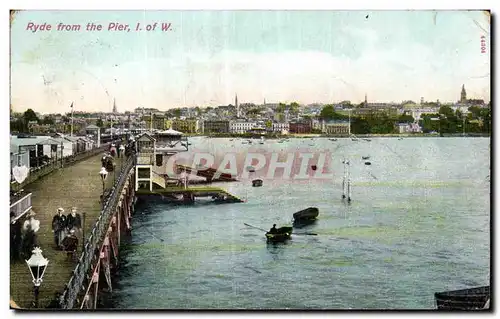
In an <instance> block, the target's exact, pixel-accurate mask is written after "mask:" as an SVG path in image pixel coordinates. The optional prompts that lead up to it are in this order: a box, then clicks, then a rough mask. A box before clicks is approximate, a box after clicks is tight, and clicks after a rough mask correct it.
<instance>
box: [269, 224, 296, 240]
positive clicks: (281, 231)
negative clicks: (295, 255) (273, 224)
mask: <svg viewBox="0 0 500 319" xmlns="http://www.w3.org/2000/svg"><path fill="white" fill-rule="evenodd" d="M292 231H293V227H281V228H278V229H277V230H276V233H273V234H272V233H269V232H267V233H266V238H267V241H270V242H284V241H285V240H288V239H290V238H291V237H292Z"/></svg>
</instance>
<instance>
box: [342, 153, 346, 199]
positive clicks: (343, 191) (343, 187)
mask: <svg viewBox="0 0 500 319" xmlns="http://www.w3.org/2000/svg"><path fill="white" fill-rule="evenodd" d="M345 163H346V161H345V158H344V160H343V161H342V164H344V176H343V177H342V199H344V198H345V177H346V166H345V165H346V164H345Z"/></svg>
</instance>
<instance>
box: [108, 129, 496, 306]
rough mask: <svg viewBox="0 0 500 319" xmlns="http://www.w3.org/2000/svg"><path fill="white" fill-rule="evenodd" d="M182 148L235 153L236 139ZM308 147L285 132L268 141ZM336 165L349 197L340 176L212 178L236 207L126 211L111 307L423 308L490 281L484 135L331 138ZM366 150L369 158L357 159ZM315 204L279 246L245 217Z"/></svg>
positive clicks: (286, 219) (156, 205) (321, 144)
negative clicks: (437, 296) (126, 230)
mask: <svg viewBox="0 0 500 319" xmlns="http://www.w3.org/2000/svg"><path fill="white" fill-rule="evenodd" d="M192 142H193V146H197V147H199V148H205V149H211V150H212V151H214V150H224V151H227V150H230V149H231V148H232V147H233V145H234V148H235V149H238V150H239V151H244V150H245V149H249V148H250V147H252V146H248V145H241V142H239V141H229V140H227V139H226V140H220V139H211V140H210V139H204V138H195V139H192ZM309 143H311V142H310V141H309V140H293V139H292V140H290V141H289V142H286V143H282V144H278V143H277V141H267V142H266V144H265V145H259V146H253V147H254V148H255V147H264V146H265V147H269V148H273V149H283V148H288V149H289V150H292V149H294V148H296V147H299V146H304V145H307V146H308V147H310V146H309ZM314 147H315V148H318V149H328V150H330V151H331V152H332V154H333V157H332V163H333V170H334V172H342V170H343V166H342V164H341V159H342V158H343V157H348V158H350V159H351V163H352V165H351V178H352V181H353V182H352V200H353V201H352V203H351V204H350V205H345V204H344V203H343V202H342V201H341V199H340V198H341V195H342V182H341V181H342V173H340V174H338V173H336V174H335V178H334V179H333V181H330V182H323V183H321V184H320V183H318V182H314V183H308V182H304V181H295V182H294V181H289V182H283V181H281V182H271V181H265V183H264V186H263V187H260V188H253V187H251V185H250V183H249V182H245V183H231V184H224V185H223V187H224V188H226V189H227V190H229V191H230V192H232V193H234V194H236V195H238V196H240V197H242V198H245V199H247V202H246V203H242V204H224V205H216V204H207V203H205V204H204V203H197V204H195V205H194V206H173V205H170V204H167V203H164V202H162V201H161V200H158V201H154V202H148V203H142V204H141V205H138V206H137V207H136V208H137V210H136V215H135V216H134V219H133V226H134V228H135V229H134V231H133V235H132V238H130V239H129V241H128V242H125V243H124V245H123V246H122V251H121V254H122V255H121V258H122V268H121V270H120V273H119V274H118V276H117V278H116V283H115V286H114V287H113V288H114V290H113V294H112V299H111V300H110V301H109V305H110V306H111V307H113V308H128V309H132V308H135V309H145V308H147V309H164V308H168V309H196V308H198V309H242V308H243V309H262V308H264V309H275V308H280V309H283V308H290V309H347V308H354V309H360V308H385V309H387V308H397V309H417V308H427V309H429V308H434V307H435V306H434V299H433V298H434V296H433V294H434V292H437V291H444V290H451V289H461V288H468V287H472V286H479V285H488V284H489V276H490V269H489V267H490V263H489V261H490V240H489V237H490V213H489V211H490V199H489V196H490V190H489V176H488V175H489V174H490V172H489V165H490V164H489V162H490V155H489V139H487V138H465V139H464V138H429V139H426V138H414V139H412V138H406V139H404V140H397V139H394V138H393V139H383V138H379V139H372V141H371V142H367V141H361V140H360V141H359V142H352V141H351V140H347V139H339V140H338V141H337V142H332V141H329V140H327V139H316V141H314ZM367 155H369V156H371V158H370V161H371V162H372V165H371V166H365V165H363V161H362V160H361V156H367ZM309 206H316V207H318V208H319V209H320V215H319V220H318V221H317V222H316V223H315V224H314V225H310V226H308V227H306V228H304V229H303V230H297V232H299V231H307V232H313V233H317V234H318V236H304V235H295V236H293V238H292V240H291V241H290V242H289V243H288V244H286V245H275V246H273V245H267V244H266V242H265V238H264V234H263V232H262V231H259V230H257V229H253V228H249V227H246V226H245V225H244V223H248V224H251V225H255V226H258V227H262V228H266V229H268V228H270V227H271V226H272V224H273V223H276V224H278V225H284V224H290V221H291V219H292V214H293V213H294V212H296V211H298V210H300V209H303V208H306V207H309Z"/></svg>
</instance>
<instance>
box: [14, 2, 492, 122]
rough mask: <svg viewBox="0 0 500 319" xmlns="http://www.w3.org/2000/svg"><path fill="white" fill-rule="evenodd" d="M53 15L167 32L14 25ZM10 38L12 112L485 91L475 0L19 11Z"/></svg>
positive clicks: (481, 20)
mask: <svg viewBox="0 0 500 319" xmlns="http://www.w3.org/2000/svg"><path fill="white" fill-rule="evenodd" d="M62 20H64V22H65V23H72V24H81V25H82V26H85V24H86V22H89V21H94V22H95V23H101V24H103V25H104V26H105V27H106V26H107V22H109V21H111V20H113V21H116V22H120V23H128V24H130V25H132V26H135V25H136V23H137V22H140V23H143V24H145V25H146V24H147V23H153V22H158V23H161V22H162V21H166V22H168V23H171V25H172V31H169V32H162V31H158V32H150V33H144V32H142V33H140V32H139V33H137V32H133V31H131V32H125V33H123V32H113V31H101V32H90V31H79V32H71V31H70V32H63V31H59V32H58V31H47V32H32V31H29V30H26V26H27V25H28V23H29V22H34V23H42V22H46V23H49V24H51V25H53V26H54V27H55V26H57V24H58V23H59V22H61V21H62ZM167 20H168V21H167ZM394 25H396V26H397V27H394ZM332 35H333V36H332ZM481 36H486V38H487V43H486V44H487V51H486V53H485V54H481V52H480V46H479V39H480V37H481ZM48 43H49V44H48ZM11 45H12V47H11V105H12V108H13V110H14V111H17V112H21V111H24V110H26V109H28V108H31V109H34V110H37V111H38V112H40V113H42V114H47V113H67V112H68V111H69V106H70V104H71V103H74V110H75V111H82V112H111V111H112V107H113V100H114V99H116V103H117V106H118V110H119V111H120V112H124V111H133V110H134V109H135V108H137V107H145V108H157V109H159V110H168V109H172V108H179V107H196V106H198V107H207V106H210V107H216V106H220V105H229V104H232V105H234V97H235V95H236V94H237V95H238V99H239V101H240V103H255V104H257V105H259V104H262V103H263V101H264V100H266V102H267V103H279V102H282V103H290V102H297V103H299V104H314V103H318V104H331V103H335V102H340V101H344V100H349V101H351V103H353V104H358V103H361V102H363V101H364V99H365V94H366V95H367V97H368V101H369V102H375V103H384V102H386V103H401V102H402V101H404V100H413V101H415V102H416V103H418V102H419V101H420V99H421V97H424V100H425V101H431V102H435V101H437V100H439V101H440V102H441V103H450V102H451V103H454V102H456V101H458V100H459V99H460V91H459V90H460V88H461V86H462V85H463V84H464V83H465V86H466V88H467V93H468V96H470V97H472V98H477V99H483V100H484V101H485V102H486V103H488V102H489V101H490V55H489V23H488V20H487V19H486V16H485V15H484V13H483V12H482V11H439V12H433V11H399V12H394V11H392V12H391V11H375V12H364V11H304V12H301V11H297V12H287V11H216V12H215V11H205V12H201V11H193V12H182V11H163V12H158V11H114V12H111V11H106V12H103V11H73V12H69V11H59V12H51V11H23V12H21V13H18V14H16V19H15V20H14V22H13V23H12V28H11ZM75 52H76V54H75ZM27 90H28V91H29V92H30V94H28V95H26V94H25V92H26V91H27ZM334 101H335V102H334Z"/></svg>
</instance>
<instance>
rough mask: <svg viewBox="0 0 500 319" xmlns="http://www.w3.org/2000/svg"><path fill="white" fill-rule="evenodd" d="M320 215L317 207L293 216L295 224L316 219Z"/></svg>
mask: <svg viewBox="0 0 500 319" xmlns="http://www.w3.org/2000/svg"><path fill="white" fill-rule="evenodd" d="M318 215H319V209H318V208H317V207H309V208H306V209H304V210H301V211H298V212H296V213H295V214H293V220H294V222H298V221H303V220H312V219H316V217H318Z"/></svg>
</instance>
